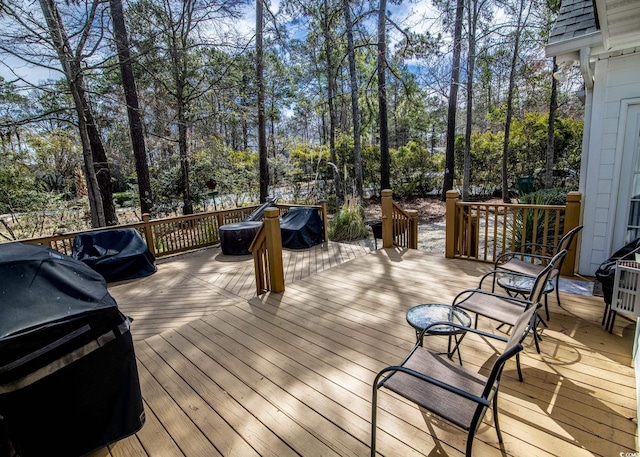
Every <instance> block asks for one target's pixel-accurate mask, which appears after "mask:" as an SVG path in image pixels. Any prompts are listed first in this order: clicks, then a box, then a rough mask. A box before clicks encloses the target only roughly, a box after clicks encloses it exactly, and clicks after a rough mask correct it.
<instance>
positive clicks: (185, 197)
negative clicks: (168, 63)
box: [177, 87, 193, 215]
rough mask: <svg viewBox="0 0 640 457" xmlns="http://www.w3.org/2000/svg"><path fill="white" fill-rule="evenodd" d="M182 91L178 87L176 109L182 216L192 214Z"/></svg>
mask: <svg viewBox="0 0 640 457" xmlns="http://www.w3.org/2000/svg"><path fill="white" fill-rule="evenodd" d="M183 91H184V89H183V88H182V87H178V97H177V102H178V103H177V105H178V106H177V107H178V113H177V116H178V152H179V154H180V170H181V172H182V177H181V187H182V203H183V207H182V214H184V215H187V214H193V202H192V201H191V185H190V183H189V173H190V167H189V145H188V144H187V120H186V113H185V107H184V100H183V97H182V95H181V94H183V93H184V92H183Z"/></svg>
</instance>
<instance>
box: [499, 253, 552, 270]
mask: <svg viewBox="0 0 640 457" xmlns="http://www.w3.org/2000/svg"><path fill="white" fill-rule="evenodd" d="M514 257H529V258H532V259H538V260H540V261H541V263H542V260H551V259H553V255H546V254H529V253H527V252H505V253H504V254H500V255H499V256H498V258H497V259H496V261H495V263H494V268H498V267H499V266H500V265H502V264H503V263H507V262H508V261H509V260H511V259H513V258H514Z"/></svg>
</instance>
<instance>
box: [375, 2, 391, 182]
mask: <svg viewBox="0 0 640 457" xmlns="http://www.w3.org/2000/svg"><path fill="white" fill-rule="evenodd" d="M386 70H387V1H386V0H380V9H379V11H378V116H379V122H380V186H381V187H380V188H381V189H391V172H390V159H389V125H388V119H387V77H386V73H387V72H386Z"/></svg>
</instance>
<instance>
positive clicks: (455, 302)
mask: <svg viewBox="0 0 640 457" xmlns="http://www.w3.org/2000/svg"><path fill="white" fill-rule="evenodd" d="M473 294H482V295H488V296H491V297H496V298H499V299H501V300H507V301H511V302H514V303H517V304H520V305H525V306H531V305H533V304H534V303H532V302H531V301H529V300H525V299H522V298H517V297H510V296H508V295H500V294H496V293H494V292H488V291H486V290H482V289H466V290H463V291H462V292H460V293H459V294H458V295H456V296H455V297H454V299H453V302H452V306H454V307H455V306H458V303H463V302H464V301H466V300H468V299H469V298H470V297H471V296H472V295H473ZM464 295H468V296H465V297H464V298H463V299H462V300H458V299H459V298H460V297H463V296H464Z"/></svg>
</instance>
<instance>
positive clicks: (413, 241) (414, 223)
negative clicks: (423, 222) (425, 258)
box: [406, 209, 418, 249]
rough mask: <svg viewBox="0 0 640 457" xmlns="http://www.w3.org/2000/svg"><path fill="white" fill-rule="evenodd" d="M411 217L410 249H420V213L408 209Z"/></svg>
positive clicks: (407, 211)
mask: <svg viewBox="0 0 640 457" xmlns="http://www.w3.org/2000/svg"><path fill="white" fill-rule="evenodd" d="M406 213H407V214H408V215H409V246H408V248H409V249H418V211H416V210H415V209H408V210H406Z"/></svg>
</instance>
